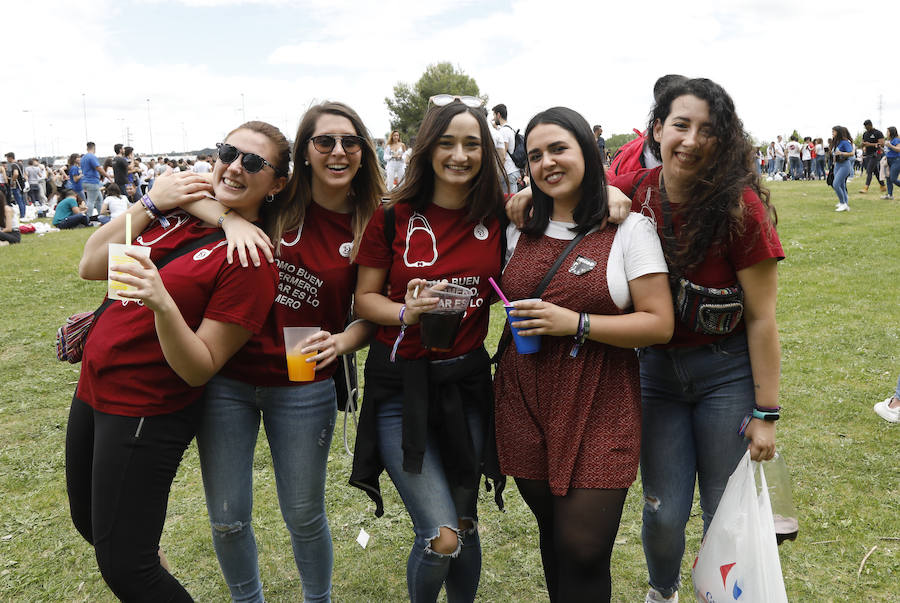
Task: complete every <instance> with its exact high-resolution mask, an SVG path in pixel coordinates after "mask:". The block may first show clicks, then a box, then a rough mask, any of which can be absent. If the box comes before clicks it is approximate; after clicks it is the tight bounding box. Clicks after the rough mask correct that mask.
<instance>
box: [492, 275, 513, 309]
mask: <svg viewBox="0 0 900 603" xmlns="http://www.w3.org/2000/svg"><path fill="white" fill-rule="evenodd" d="M488 282H489V283H490V284H491V287H493V288H494V291H496V292H497V295H499V296H500V299H501V300H503V305H504V306H511V305H512V304H511V303H509V300H508V299H506V296H505V295H503V291H501V290H500V287H499V286H498V285H497V282H496V281H495V280H494V277H493V276H489V277H488Z"/></svg>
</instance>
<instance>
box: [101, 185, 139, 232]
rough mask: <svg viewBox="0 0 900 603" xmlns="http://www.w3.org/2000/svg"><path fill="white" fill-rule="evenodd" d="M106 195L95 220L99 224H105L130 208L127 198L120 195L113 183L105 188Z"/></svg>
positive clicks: (117, 187)
mask: <svg viewBox="0 0 900 603" xmlns="http://www.w3.org/2000/svg"><path fill="white" fill-rule="evenodd" d="M106 194H107V197H106V199H104V200H103V207H102V208H101V209H100V215H99V216H97V220H98V221H99V222H100V223H101V224H106V223H107V222H109V221H110V220H112V219H113V218H115V217H117V216H118V215H119V214H124V213H125V212H126V211H127V210H128V208H129V207H131V203H129V202H128V197H126V196H125V195H123V194H122V191H121V189H120V188H119V186H118V185H117V184H116V183H115V182H112V183H110V184H109V185H108V186H107V187H106Z"/></svg>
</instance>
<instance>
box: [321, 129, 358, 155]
mask: <svg viewBox="0 0 900 603" xmlns="http://www.w3.org/2000/svg"><path fill="white" fill-rule="evenodd" d="M310 140H311V141H312V143H313V147H314V148H315V149H316V150H317V151H318V152H320V153H323V154H324V153H330V152H331V151H333V150H334V145H336V144H337V143H338V142H340V143H341V147H342V148H343V149H344V152H345V153H350V154H352V153H358V152H359V150H360V149H361V148H362V145H363V142H364V140H363V137H362V136H338V135H335V134H321V135H319V136H313V137H312V138H310Z"/></svg>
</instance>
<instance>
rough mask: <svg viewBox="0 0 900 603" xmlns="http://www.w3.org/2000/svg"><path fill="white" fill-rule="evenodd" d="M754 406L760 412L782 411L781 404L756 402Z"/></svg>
mask: <svg viewBox="0 0 900 603" xmlns="http://www.w3.org/2000/svg"><path fill="white" fill-rule="evenodd" d="M753 408H755V409H756V410H758V411H759V412H781V407H780V406H760V405H759V404H755V405H754V406H753Z"/></svg>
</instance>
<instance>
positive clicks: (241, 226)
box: [222, 212, 275, 268]
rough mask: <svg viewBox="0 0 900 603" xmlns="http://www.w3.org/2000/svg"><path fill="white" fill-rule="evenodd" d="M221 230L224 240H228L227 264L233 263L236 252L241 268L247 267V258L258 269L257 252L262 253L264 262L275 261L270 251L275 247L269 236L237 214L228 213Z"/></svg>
mask: <svg viewBox="0 0 900 603" xmlns="http://www.w3.org/2000/svg"><path fill="white" fill-rule="evenodd" d="M222 230H223V231H224V232H225V238H226V239H227V240H228V254H227V257H228V263H229V264H231V263H232V262H233V261H234V251H235V249H236V250H237V254H238V260H239V261H240V262H241V266H243V267H244V268H246V267H247V265H248V264H247V256H250V261H251V262H253V265H254V266H256V267H259V264H260V259H259V252H260V251H262V253H263V255H264V256H265V257H266V261H268V262H269V263H270V264H271V263H272V262H274V261H275V256H274V255H273V253H272V251H273V250H274V249H275V247H274V246H273V245H272V241H271V239H269V236H268V235H267V234H266V233H265V231H263V230H262V229H261V228H260V227H258V226H257V225H256V224H253V223H251V222H248V221H247V220H245V219H244V218H243V217H242V216H240V215H238V214H237V212H229V213H228V215H226V216H225V219H224V220H223V221H222Z"/></svg>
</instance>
